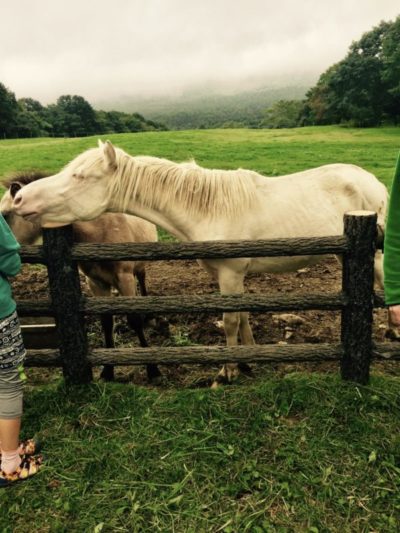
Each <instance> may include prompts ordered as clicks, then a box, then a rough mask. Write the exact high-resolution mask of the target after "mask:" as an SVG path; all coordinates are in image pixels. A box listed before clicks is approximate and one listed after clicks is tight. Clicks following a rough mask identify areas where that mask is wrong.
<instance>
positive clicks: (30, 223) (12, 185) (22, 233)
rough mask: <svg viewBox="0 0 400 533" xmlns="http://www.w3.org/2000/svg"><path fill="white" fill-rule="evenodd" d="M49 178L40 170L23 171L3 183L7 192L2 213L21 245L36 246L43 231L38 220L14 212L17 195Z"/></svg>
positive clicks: (0, 204) (1, 207) (3, 199)
mask: <svg viewBox="0 0 400 533" xmlns="http://www.w3.org/2000/svg"><path fill="white" fill-rule="evenodd" d="M47 176H48V174H45V173H44V172H41V171H38V170H33V171H25V172H24V171H22V172H16V173H14V174H12V175H11V176H9V177H8V178H7V179H6V180H5V181H3V185H4V186H5V187H6V192H5V193H4V194H3V196H2V198H1V201H0V212H1V214H2V215H3V217H4V218H5V220H6V222H7V224H8V225H9V226H10V228H11V230H12V232H13V233H14V235H15V237H16V238H17V240H18V242H19V243H21V244H34V243H35V242H36V241H37V240H38V239H39V238H40V236H41V233H42V230H41V227H40V224H39V221H38V220H26V219H24V218H23V217H21V216H19V215H17V214H16V213H15V212H14V210H13V202H14V198H15V195H16V194H17V193H18V191H20V190H21V189H22V187H25V186H26V185H28V184H29V183H32V182H34V181H36V180H39V179H43V178H45V177H47Z"/></svg>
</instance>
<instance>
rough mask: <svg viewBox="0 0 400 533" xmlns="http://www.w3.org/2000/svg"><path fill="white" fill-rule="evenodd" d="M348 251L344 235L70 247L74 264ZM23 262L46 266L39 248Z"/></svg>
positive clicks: (26, 249)
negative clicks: (79, 262)
mask: <svg viewBox="0 0 400 533" xmlns="http://www.w3.org/2000/svg"><path fill="white" fill-rule="evenodd" d="M346 250H347V240H346V238H345V237H344V236H343V235H339V236H333V237H310V238H301V239H271V240H268V241H267V240H258V241H244V240H243V241H198V242H178V243H175V242H171V243H153V242H151V243H150V242H149V243H123V244H87V243H82V244H73V245H72V247H71V259H72V260H74V261H126V260H133V261H159V260H168V259H193V260H195V259H226V258H227V257H278V256H282V255H286V256H294V255H304V254H306V255H325V254H341V253H343V252H345V251H346ZM21 258H22V261H24V262H25V263H46V255H45V253H44V250H43V247H42V246H22V247H21Z"/></svg>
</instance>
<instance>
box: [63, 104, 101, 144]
mask: <svg viewBox="0 0 400 533" xmlns="http://www.w3.org/2000/svg"><path fill="white" fill-rule="evenodd" d="M56 106H57V108H58V109H57V111H58V124H59V126H60V127H61V129H62V133H63V135H66V136H68V137H83V136H85V135H94V134H95V133H97V132H98V124H97V121H96V113H95V111H94V109H93V108H92V106H91V105H90V104H89V102H87V101H86V100H85V99H84V98H83V97H82V96H78V95H74V96H71V95H63V96H60V97H59V98H58V100H57V104H56Z"/></svg>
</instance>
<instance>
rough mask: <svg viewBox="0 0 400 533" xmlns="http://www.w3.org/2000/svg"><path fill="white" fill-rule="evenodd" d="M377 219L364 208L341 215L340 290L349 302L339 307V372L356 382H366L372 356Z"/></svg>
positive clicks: (343, 376)
mask: <svg viewBox="0 0 400 533" xmlns="http://www.w3.org/2000/svg"><path fill="white" fill-rule="evenodd" d="M376 220H377V216H376V213H369V214H366V213H365V212H364V211H360V212H354V213H351V214H346V215H345V217H344V233H345V235H346V237H347V239H348V243H349V246H348V250H347V251H346V252H345V253H344V254H343V291H344V292H345V294H346V295H347V297H348V305H347V306H346V307H344V308H343V310H342V324H341V325H342V335H341V337H342V343H343V357H342V360H341V374H342V378H343V379H347V380H352V381H357V382H358V383H368V380H369V367H370V361H371V357H372V321H373V307H374V293H373V288H374V257H375V240H376V231H377V230H376Z"/></svg>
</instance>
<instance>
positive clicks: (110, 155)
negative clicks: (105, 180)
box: [103, 141, 117, 170]
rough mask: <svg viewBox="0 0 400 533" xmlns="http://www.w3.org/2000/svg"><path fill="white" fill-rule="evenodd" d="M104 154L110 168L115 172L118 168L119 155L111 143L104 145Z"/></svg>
mask: <svg viewBox="0 0 400 533" xmlns="http://www.w3.org/2000/svg"><path fill="white" fill-rule="evenodd" d="M103 154H104V158H105V160H106V162H107V165H108V166H109V168H112V169H114V170H115V169H116V168H117V154H116V152H115V148H114V146H113V145H112V144H111V143H110V141H106V142H105V143H104V144H103Z"/></svg>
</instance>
